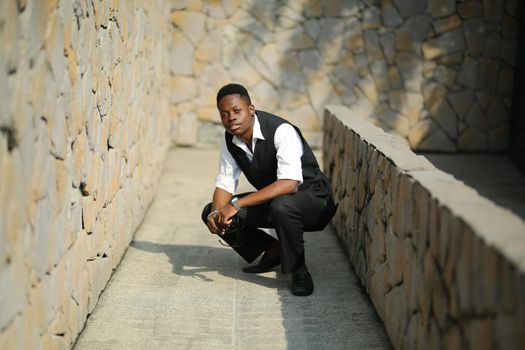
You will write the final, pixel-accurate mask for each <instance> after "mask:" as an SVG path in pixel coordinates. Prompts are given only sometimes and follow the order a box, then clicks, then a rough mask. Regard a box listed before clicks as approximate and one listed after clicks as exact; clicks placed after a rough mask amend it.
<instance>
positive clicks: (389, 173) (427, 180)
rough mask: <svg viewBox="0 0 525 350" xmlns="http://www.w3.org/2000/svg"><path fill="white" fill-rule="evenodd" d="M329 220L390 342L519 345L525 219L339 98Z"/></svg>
mask: <svg viewBox="0 0 525 350" xmlns="http://www.w3.org/2000/svg"><path fill="white" fill-rule="evenodd" d="M324 127H325V131H324V145H323V146H324V153H323V155H324V165H325V168H326V173H327V175H328V176H329V178H330V179H331V182H332V186H333V191H334V193H335V196H336V197H337V199H338V201H339V203H340V205H339V210H338V212H337V214H336V216H335V217H334V219H333V220H332V223H333V225H334V227H335V229H336V232H337V234H338V235H339V237H340V238H341V240H342V241H343V243H344V244H345V246H346V248H347V251H348V254H349V257H350V259H351V261H352V263H353V265H354V268H355V270H356V273H357V274H358V276H359V277H360V279H361V282H362V284H363V285H364V286H365V288H366V290H367V291H368V293H369V294H370V297H371V299H372V302H373V304H374V306H375V307H376V309H377V312H378V314H379V316H380V317H381V318H382V319H383V321H384V322H385V325H386V329H387V332H388V334H389V336H390V338H391V340H392V343H393V345H394V347H395V348H396V349H523V348H525V333H524V332H523V330H524V329H525V299H524V298H523V296H524V295H525V255H524V252H525V235H524V233H525V222H523V221H522V220H520V219H519V218H518V217H517V216H515V215H514V214H512V213H511V212H510V211H507V210H504V209H502V208H501V207H497V206H496V205H495V204H493V203H492V202H490V201H489V200H487V199H485V198H483V197H481V196H480V195H479V194H478V193H477V192H476V191H475V190H473V189H472V188H469V187H467V186H466V185H464V184H463V183H462V182H459V181H457V180H455V179H454V178H453V177H452V176H451V175H449V174H446V173H444V172H442V171H440V170H438V169H436V168H434V166H433V165H432V164H431V163H430V162H429V161H428V160H427V159H426V158H424V157H423V156H417V155H416V154H414V153H413V152H412V151H411V150H410V149H409V147H408V145H407V144H406V142H405V141H404V140H403V139H400V138H397V137H396V136H393V135H390V134H387V133H385V132H384V131H383V130H382V129H380V128H378V127H376V126H373V125H372V124H371V123H370V122H369V121H367V120H365V119H364V118H361V117H359V116H356V115H355V113H353V112H352V111H350V110H349V109H347V108H345V107H342V106H330V107H328V109H327V112H326V114H325V122H324Z"/></svg>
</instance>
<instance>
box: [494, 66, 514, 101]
mask: <svg viewBox="0 0 525 350" xmlns="http://www.w3.org/2000/svg"><path fill="white" fill-rule="evenodd" d="M513 91H514V70H512V69H505V68H503V69H501V70H500V71H499V76H498V83H497V88H496V92H497V93H498V94H499V95H506V96H510V95H512V93H513Z"/></svg>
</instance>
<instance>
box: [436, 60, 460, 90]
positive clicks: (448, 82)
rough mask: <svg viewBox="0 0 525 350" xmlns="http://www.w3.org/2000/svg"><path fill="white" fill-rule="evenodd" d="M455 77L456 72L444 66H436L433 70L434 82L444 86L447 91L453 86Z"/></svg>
mask: <svg viewBox="0 0 525 350" xmlns="http://www.w3.org/2000/svg"><path fill="white" fill-rule="evenodd" d="M457 75H458V72H457V71H456V70H455V69H452V68H449V67H447V66H444V65H440V66H438V67H437V68H436V70H435V78H436V81H437V82H438V83H440V84H443V85H445V86H446V87H447V88H449V89H452V88H453V87H454V86H455V83H456V77H457Z"/></svg>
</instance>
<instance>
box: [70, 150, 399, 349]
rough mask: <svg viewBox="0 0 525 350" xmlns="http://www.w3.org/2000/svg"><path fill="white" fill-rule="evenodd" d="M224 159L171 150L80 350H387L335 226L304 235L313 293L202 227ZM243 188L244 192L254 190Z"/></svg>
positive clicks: (214, 153) (212, 152)
mask: <svg viewBox="0 0 525 350" xmlns="http://www.w3.org/2000/svg"><path fill="white" fill-rule="evenodd" d="M217 164H218V151H216V150H202V149H201V150H198V149H184V148H178V149H173V150H171V151H170V153H169V155H168V157H167V160H166V164H165V168H164V172H163V175H162V178H161V179H160V185H159V190H158V195H157V196H156V198H155V200H154V201H153V203H152V204H151V206H150V208H149V210H148V212H147V214H146V217H145V219H144V221H143V223H142V225H141V226H140V228H139V229H138V231H137V232H136V235H135V240H134V242H133V243H132V244H131V246H130V248H129V249H128V250H127V252H126V254H125V256H124V258H123V260H122V262H121V264H120V266H119V267H118V268H117V270H116V271H115V273H114V275H113V277H112V278H111V280H110V282H109V283H108V286H107V287H106V289H105V291H104V292H103V294H102V296H101V298H100V301H99V304H98V305H97V307H96V309H95V310H94V312H93V314H92V315H91V316H90V317H89V319H88V321H87V325H86V327H85V329H84V331H83V332H82V333H81V335H80V337H79V339H78V341H77V344H76V346H75V349H77V350H84V349H97V350H98V349H205V348H206V349H389V348H390V347H391V346H390V343H389V340H388V337H387V336H386V333H385V331H384V328H383V324H382V322H381V321H380V320H379V319H378V317H377V315H376V313H375V311H374V309H373V306H372V304H371V303H370V300H369V298H368V296H367V295H366V293H365V292H364V290H363V289H362V287H361V285H360V283H359V281H358V279H357V277H356V276H355V274H354V273H353V271H352V269H351V267H350V265H349V262H348V260H347V257H346V255H345V253H344V252H343V250H342V249H341V247H340V246H339V244H338V241H337V239H336V237H335V236H334V234H333V232H332V231H331V229H330V228H327V229H326V230H325V231H323V232H313V233H306V234H305V240H306V251H307V256H306V258H307V263H308V266H309V269H310V271H311V273H312V276H313V279H314V283H315V291H314V294H313V295H311V296H309V297H295V296H293V295H292V294H291V293H290V291H289V287H290V276H289V275H283V274H281V273H279V272H269V273H266V274H261V275H249V274H244V273H243V272H242V270H241V267H242V266H243V265H245V262H244V261H243V260H242V259H241V258H239V257H237V255H236V254H235V253H234V252H233V251H232V250H231V249H230V248H227V247H224V246H222V245H220V244H219V242H218V240H217V237H216V236H214V235H211V234H209V233H208V231H207V229H206V228H205V227H204V225H203V224H202V222H201V220H200V214H201V210H202V207H203V206H204V204H205V203H206V202H208V201H209V200H210V199H211V193H212V190H213V182H214V177H215V172H216V170H217ZM247 189H248V186H246V184H244V185H242V186H241V188H240V190H241V191H244V190H247Z"/></svg>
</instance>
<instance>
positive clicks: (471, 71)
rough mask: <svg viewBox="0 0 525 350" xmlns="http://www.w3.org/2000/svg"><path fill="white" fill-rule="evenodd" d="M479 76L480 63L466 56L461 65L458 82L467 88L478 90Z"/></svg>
mask: <svg viewBox="0 0 525 350" xmlns="http://www.w3.org/2000/svg"><path fill="white" fill-rule="evenodd" d="M477 76H478V62H477V61H476V60H474V59H473V58H471V57H470V56H466V57H465V59H464V60H463V64H462V65H461V69H460V71H459V75H458V78H457V82H458V83H459V84H461V85H463V86H465V87H467V88H472V89H474V88H476V86H477Z"/></svg>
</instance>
